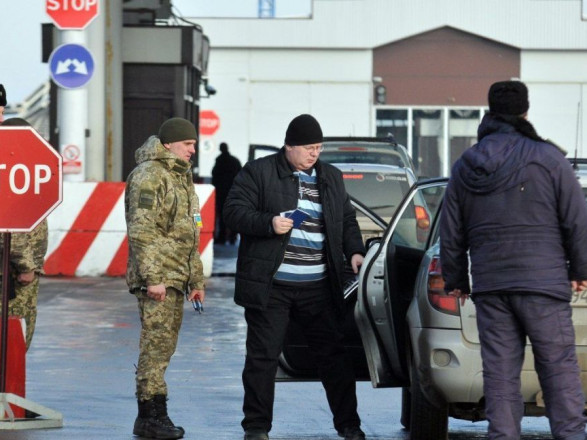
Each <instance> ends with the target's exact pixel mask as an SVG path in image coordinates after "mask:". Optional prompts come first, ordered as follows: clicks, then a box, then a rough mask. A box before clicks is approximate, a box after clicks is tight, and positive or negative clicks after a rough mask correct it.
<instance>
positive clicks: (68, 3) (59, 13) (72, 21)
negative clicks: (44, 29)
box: [45, 0, 99, 29]
mask: <svg viewBox="0 0 587 440" xmlns="http://www.w3.org/2000/svg"><path fill="white" fill-rule="evenodd" d="M98 3H99V1H98V0H46V3H45V5H46V6H45V10H46V11H47V15H48V16H49V17H51V19H52V20H53V23H55V25H56V26H57V27H58V28H59V29H84V28H85V27H86V26H87V25H88V24H90V22H91V21H92V20H93V19H94V18H96V17H97V16H98Z"/></svg>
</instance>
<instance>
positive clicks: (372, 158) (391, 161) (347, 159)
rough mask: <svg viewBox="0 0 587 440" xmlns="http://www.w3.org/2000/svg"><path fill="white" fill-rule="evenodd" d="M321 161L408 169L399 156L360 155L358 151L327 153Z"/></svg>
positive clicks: (321, 156)
mask: <svg viewBox="0 0 587 440" xmlns="http://www.w3.org/2000/svg"><path fill="white" fill-rule="evenodd" d="M320 160H322V161H324V162H328V163H372V164H377V165H393V166H396V167H404V168H405V167H407V166H408V165H407V164H405V163H404V161H403V160H402V158H401V157H400V155H399V154H393V153H391V152H390V153H375V152H370V153H365V152H363V154H358V152H357V151H327V150H324V151H323V152H322V154H321V155H320Z"/></svg>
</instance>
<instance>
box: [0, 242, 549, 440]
mask: <svg viewBox="0 0 587 440" xmlns="http://www.w3.org/2000/svg"><path fill="white" fill-rule="evenodd" d="M235 264H236V246H216V247H215V259H214V268H213V276H212V277H211V278H210V279H209V280H208V282H207V289H206V290H207V294H206V303H205V310H204V313H203V314H201V315H200V314H197V313H195V312H194V310H193V309H192V307H191V305H189V304H187V303H186V306H185V307H186V308H185V315H184V322H183V326H182V330H181V334H180V340H179V344H178V348H177V352H176V353H175V355H174V356H173V358H172V360H171V364H170V366H169V368H168V370H167V374H166V380H167V383H168V386H169V397H170V400H169V402H168V407H169V413H170V416H171V418H172V420H173V421H174V422H175V423H176V424H178V425H181V426H183V427H184V429H185V430H186V435H185V437H184V438H186V439H205V440H208V439H210V440H211V439H215V440H224V439H227V440H228V439H242V436H243V434H242V429H241V427H240V421H241V418H242V411H241V405H242V385H241V377H240V375H241V371H242V366H243V362H244V356H245V349H244V346H245V334H246V325H245V321H244V318H243V310H242V309H241V308H240V307H238V306H236V305H235V304H234V302H233V301H232V293H233V287H234V278H233V277H232V276H231V274H233V273H234V270H235ZM139 330H140V323H139V319H138V312H137V305H136V300H135V298H134V297H133V296H131V295H130V294H128V293H127V290H126V285H125V282H124V279H121V278H43V279H42V281H41V289H40V296H39V313H38V323H37V328H36V332H35V336H34V339H33V343H32V346H31V348H30V350H29V352H28V354H27V369H26V372H27V394H26V398H27V399H28V400H29V401H32V402H35V403H38V404H41V405H43V406H46V407H48V408H50V409H52V410H55V411H59V412H60V413H62V414H63V417H64V421H63V427H61V428H53V429H27V430H17V431H7V430H0V439H1V440H70V439H72V440H73V439H75V440H94V439H105V440H110V439H113V440H114V439H116V440H117V439H137V437H134V436H133V435H132V426H133V422H134V419H135V417H136V414H137V408H136V400H135V397H134V371H135V367H134V364H135V363H136V361H137V356H138V340H139ZM357 394H358V400H359V413H360V415H361V418H362V420H363V430H364V431H365V432H366V433H367V438H368V439H379V440H407V439H408V438H409V434H408V433H407V432H406V431H404V430H403V429H402V427H401V425H400V423H399V418H400V408H401V391H400V390H397V389H377V390H375V389H373V388H372V387H371V384H370V383H366V382H360V383H358V385H357ZM274 419H275V420H274V428H273V430H272V431H271V439H281V440H297V439H302V440H334V439H338V438H339V437H338V436H337V435H336V432H335V431H334V428H333V427H332V423H331V415H330V411H329V409H328V406H327V403H326V399H325V396H324V392H323V390H322V387H321V385H320V384H319V383H316V382H310V383H300V382H297V383H278V384H277V385H276V400H275V414H274ZM486 427H487V425H486V423H484V422H480V423H475V424H472V423H470V422H462V421H455V420H452V419H451V421H450V430H451V433H450V435H449V439H450V440H457V439H458V440H463V439H486V438H487V437H486V435H485V432H486V429H487V428H486ZM548 438H551V437H550V435H549V431H548V423H547V421H546V419H544V418H540V419H533V418H528V419H524V436H523V439H524V440H530V439H533V440H536V439H548ZM431 440H436V439H431Z"/></svg>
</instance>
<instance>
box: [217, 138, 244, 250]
mask: <svg viewBox="0 0 587 440" xmlns="http://www.w3.org/2000/svg"><path fill="white" fill-rule="evenodd" d="M241 169H242V166H241V163H240V161H239V160H238V159H237V158H236V157H234V156H233V155H232V154H230V153H229V152H228V144H227V143H226V142H221V143H220V155H219V156H218V157H217V158H216V162H215V164H214V168H212V185H214V188H215V189H216V219H217V220H218V223H217V224H218V226H217V230H216V237H214V243H215V244H224V243H225V242H226V239H227V238H228V240H229V242H230V244H234V243H235V242H236V232H235V231H232V230H231V231H227V230H226V225H225V224H224V218H223V215H222V214H223V212H224V202H226V197H227V196H228V191H230V187H231V186H232V181H233V180H234V178H235V177H236V175H237V174H238V173H239V171H240V170H241ZM227 232H228V234H227ZM227 235H228V237H227Z"/></svg>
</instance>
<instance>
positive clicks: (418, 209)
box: [391, 186, 445, 250]
mask: <svg viewBox="0 0 587 440" xmlns="http://www.w3.org/2000/svg"><path fill="white" fill-rule="evenodd" d="M444 191H445V186H431V187H421V188H418V190H417V191H416V193H415V194H414V197H413V198H412V199H411V201H410V202H409V203H408V204H407V206H406V209H405V210H404V211H403V212H402V213H401V215H400V217H399V219H398V222H397V226H396V227H395V230H394V232H393V235H392V236H391V241H392V242H393V243H395V244H396V245H399V246H406V247H411V248H415V249H421V250H424V249H426V245H427V242H428V238H429V236H430V234H431V232H432V226H433V223H434V219H435V218H436V216H437V215H438V213H439V209H440V204H441V201H442V197H443V196H444Z"/></svg>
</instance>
